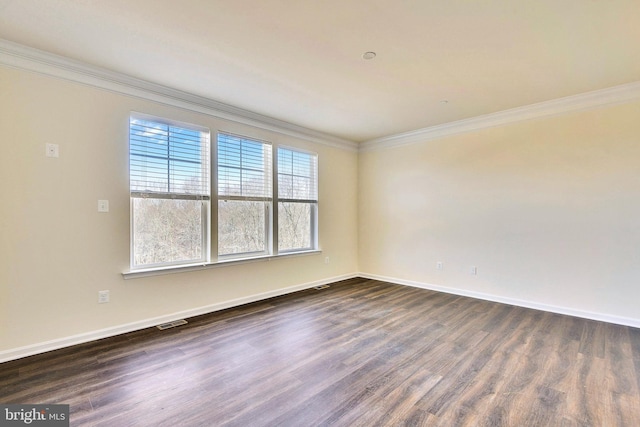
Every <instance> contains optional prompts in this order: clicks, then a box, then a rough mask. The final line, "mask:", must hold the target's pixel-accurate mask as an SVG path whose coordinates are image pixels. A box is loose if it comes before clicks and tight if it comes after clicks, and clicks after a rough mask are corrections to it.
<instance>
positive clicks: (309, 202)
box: [278, 148, 318, 252]
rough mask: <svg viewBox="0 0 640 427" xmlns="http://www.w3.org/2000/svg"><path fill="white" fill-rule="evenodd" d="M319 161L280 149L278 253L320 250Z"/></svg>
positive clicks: (306, 155) (307, 154)
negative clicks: (317, 248)
mask: <svg viewBox="0 0 640 427" xmlns="http://www.w3.org/2000/svg"><path fill="white" fill-rule="evenodd" d="M317 210H318V157H317V156H316V155H315V154H310V153H306V152H302V151H298V150H293V149H289V148H278V252H287V251H299V250H310V249H315V248H316V246H317V245H316V228H317V220H316V217H317Z"/></svg>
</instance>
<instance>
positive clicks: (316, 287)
mask: <svg viewBox="0 0 640 427" xmlns="http://www.w3.org/2000/svg"><path fill="white" fill-rule="evenodd" d="M328 287H329V285H320V286H314V287H313V289H317V290H320V289H327V288H328Z"/></svg>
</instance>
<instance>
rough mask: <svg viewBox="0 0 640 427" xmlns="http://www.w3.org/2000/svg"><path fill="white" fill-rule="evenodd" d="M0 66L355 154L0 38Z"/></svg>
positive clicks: (274, 123) (310, 133) (303, 131)
mask: <svg viewBox="0 0 640 427" xmlns="http://www.w3.org/2000/svg"><path fill="white" fill-rule="evenodd" d="M0 65H4V66H7V67H12V68H17V69H21V70H26V71H31V72H36V73H39V74H44V75H47V76H50V77H56V78H59V79H64V80H68V81H72V82H75V83H81V84H85V85H89V86H93V87H97V88H100V89H105V90H108V91H111V92H115V93H119V94H123V95H128V96H133V97H136V98H141V99H145V100H149V101H154V102H158V103H161V104H165V105H170V106H173V107H178V108H182V109H186V110H190V111H194V112H198V113H203V114H207V115H210V116H213V117H217V118H220V119H225V120H230V121H233V122H237V123H242V124H246V125H249V126H253V127H257V128H260V129H265V130H269V131H272V132H277V133H280V134H283V135H288V136H293V137H296V138H301V139H304V140H307V141H310V142H314V143H318V144H323V145H328V146H332V147H336V148H341V149H346V150H349V151H356V150H357V149H358V144H357V143H356V142H353V141H348V140H345V139H342V138H338V137H335V136H333V135H329V134H326V133H323V132H318V131H315V130H312V129H307V128H305V127H302V126H297V125H294V124H292V123H288V122H285V121H282V120H278V119H274V118H271V117H267V116H263V115H261V114H257V113H253V112H251V111H247V110H244V109H241V108H237V107H233V106H231V105H227V104H224V103H222V102H218V101H214V100H212V99H208V98H204V97H201V96H197V95H193V94H190V93H187V92H183V91H179V90H176V89H172V88H170V87H167V86H162V85H159V84H155V83H151V82H148V81H145V80H141V79H137V78H134V77H130V76H127V75H125V74H122V73H117V72H114V71H110V70H107V69H104V68H100V67H96V66H93V65H89V64H85V63H82V62H80V61H75V60H72V59H69V58H65V57H62V56H59V55H54V54H52V53H49V52H44V51H41V50H38V49H34V48H31V47H27V46H24V45H21V44H18V43H14V42H11V41H8V40H3V39H0Z"/></svg>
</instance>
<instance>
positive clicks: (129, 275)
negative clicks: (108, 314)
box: [122, 249, 322, 280]
mask: <svg viewBox="0 0 640 427" xmlns="http://www.w3.org/2000/svg"><path fill="white" fill-rule="evenodd" d="M321 253H322V250H320V249H312V250H308V251H297V252H286V253H283V254H277V255H258V256H252V257H247V258H229V257H227V258H222V259H220V258H218V261H212V262H200V263H195V264H186V265H185V264H182V265H167V266H160V267H152V268H140V269H136V270H129V271H125V272H123V273H122V277H124V278H125V279H127V280H128V279H136V278H139V277H149V276H161V275H163V274H175V273H185V272H187V271H197V270H207V269H210V268H219V267H227V266H231V265H239V264H249V263H252V262H264V261H271V260H275V259H280V258H292V257H299V256H307V255H318V254H321Z"/></svg>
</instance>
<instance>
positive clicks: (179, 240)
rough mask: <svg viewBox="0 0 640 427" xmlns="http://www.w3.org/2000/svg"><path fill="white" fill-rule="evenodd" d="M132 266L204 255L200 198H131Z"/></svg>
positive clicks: (194, 259)
mask: <svg viewBox="0 0 640 427" xmlns="http://www.w3.org/2000/svg"><path fill="white" fill-rule="evenodd" d="M132 201H133V246H134V248H133V252H134V260H133V263H134V266H143V265H155V264H163V263H178V262H196V261H200V260H202V259H203V258H204V253H205V251H204V247H203V238H202V230H203V221H204V218H203V217H202V211H203V209H202V204H203V203H207V202H203V201H199V200H171V199H152V198H149V199H146V198H133V199H132Z"/></svg>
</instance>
